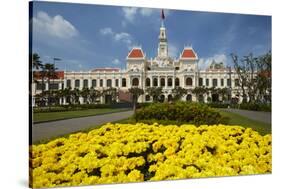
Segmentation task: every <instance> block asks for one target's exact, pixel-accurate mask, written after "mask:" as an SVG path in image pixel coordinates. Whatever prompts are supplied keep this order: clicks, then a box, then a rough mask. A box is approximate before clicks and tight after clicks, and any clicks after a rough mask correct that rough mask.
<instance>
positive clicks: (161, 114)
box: [134, 102, 229, 125]
mask: <svg viewBox="0 0 281 189" xmlns="http://www.w3.org/2000/svg"><path fill="white" fill-rule="evenodd" d="M134 116H135V119H136V120H160V121H163V120H167V121H176V122H177V123H178V124H182V123H190V124H195V125H202V124H207V125H213V124H219V123H223V124H227V123H228V121H229V119H228V118H227V117H223V116H222V115H220V113H219V112H218V111H216V110H215V109H213V108H210V107H208V106H207V105H205V104H200V103H188V102H176V103H173V104H170V103H154V104H151V105H149V106H145V107H143V108H141V109H139V110H137V112H136V114H135V115H134Z"/></svg>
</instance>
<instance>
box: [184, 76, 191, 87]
mask: <svg viewBox="0 0 281 189" xmlns="http://www.w3.org/2000/svg"><path fill="white" fill-rule="evenodd" d="M185 85H187V86H192V78H190V77H188V78H186V80H185Z"/></svg>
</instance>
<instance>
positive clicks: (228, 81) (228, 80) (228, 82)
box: [227, 79, 231, 87]
mask: <svg viewBox="0 0 281 189" xmlns="http://www.w3.org/2000/svg"><path fill="white" fill-rule="evenodd" d="M230 85H231V84H230V79H227V86H228V87H230Z"/></svg>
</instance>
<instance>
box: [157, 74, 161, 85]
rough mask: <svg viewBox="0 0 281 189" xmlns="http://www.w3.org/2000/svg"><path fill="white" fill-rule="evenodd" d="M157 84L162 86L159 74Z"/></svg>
mask: <svg viewBox="0 0 281 189" xmlns="http://www.w3.org/2000/svg"><path fill="white" fill-rule="evenodd" d="M157 86H158V87H160V77H159V76H157Z"/></svg>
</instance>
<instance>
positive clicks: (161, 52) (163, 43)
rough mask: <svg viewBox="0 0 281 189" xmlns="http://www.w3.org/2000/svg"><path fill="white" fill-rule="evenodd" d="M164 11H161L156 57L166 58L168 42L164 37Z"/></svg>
mask: <svg viewBox="0 0 281 189" xmlns="http://www.w3.org/2000/svg"><path fill="white" fill-rule="evenodd" d="M164 19H165V15H164V10H163V9H162V11H161V21H162V22H161V27H160V33H159V44H158V57H161V58H167V57H168V42H167V36H166V28H165V26H164Z"/></svg>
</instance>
